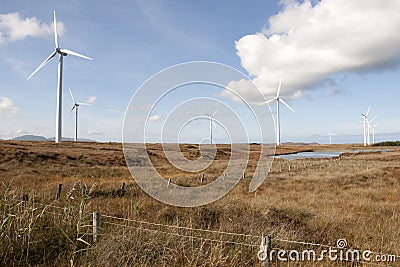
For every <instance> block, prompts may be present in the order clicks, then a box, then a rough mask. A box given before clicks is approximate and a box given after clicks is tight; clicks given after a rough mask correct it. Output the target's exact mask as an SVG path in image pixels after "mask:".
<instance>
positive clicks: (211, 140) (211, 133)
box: [206, 108, 219, 144]
mask: <svg viewBox="0 0 400 267" xmlns="http://www.w3.org/2000/svg"><path fill="white" fill-rule="evenodd" d="M218 110H219V108H218V109H217V110H216V111H215V112H214V113H213V114H212V115H210V114H206V115H207V116H208V118H209V119H210V144H213V127H216V124H215V121H214V120H215V119H214V116H215V114H217V112H218Z"/></svg>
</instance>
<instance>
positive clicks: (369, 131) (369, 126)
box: [367, 116, 376, 145]
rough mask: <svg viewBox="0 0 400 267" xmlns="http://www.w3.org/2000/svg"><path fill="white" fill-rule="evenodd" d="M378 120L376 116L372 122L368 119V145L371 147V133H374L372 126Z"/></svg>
mask: <svg viewBox="0 0 400 267" xmlns="http://www.w3.org/2000/svg"><path fill="white" fill-rule="evenodd" d="M375 119H376V116H375V117H374V118H373V119H372V120H369V119H368V118H367V127H368V128H367V136H368V137H367V144H368V145H370V144H371V131H372V126H371V123H372V122H373V121H374V120H375Z"/></svg>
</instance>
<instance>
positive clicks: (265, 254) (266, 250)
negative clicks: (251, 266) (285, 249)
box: [257, 235, 271, 267]
mask: <svg viewBox="0 0 400 267" xmlns="http://www.w3.org/2000/svg"><path fill="white" fill-rule="evenodd" d="M270 254H271V236H269V235H267V236H264V235H262V236H261V245H260V250H259V252H258V255H257V256H258V259H259V260H260V261H261V266H262V267H270V264H271V263H270V258H269V257H270Z"/></svg>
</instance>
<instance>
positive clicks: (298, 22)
mask: <svg viewBox="0 0 400 267" xmlns="http://www.w3.org/2000/svg"><path fill="white" fill-rule="evenodd" d="M281 4H283V6H284V7H283V10H282V11H281V12H280V13H279V14H277V15H274V16H272V17H270V18H269V24H268V26H267V27H266V28H265V29H264V30H263V32H259V33H256V34H252V35H247V36H244V37H242V38H240V39H239V40H238V41H236V49H237V54H238V56H239V57H240V59H241V64H242V66H243V67H244V68H245V69H246V70H247V71H248V72H249V74H250V75H251V77H252V78H253V80H254V82H255V83H256V85H257V86H258V87H259V88H260V90H261V91H262V92H263V93H264V94H265V95H267V96H271V95H273V94H275V92H276V88H277V85H278V83H279V80H280V78H281V77H283V83H282V91H281V92H282V94H284V95H286V96H289V97H290V98H292V99H293V98H298V97H300V96H301V95H302V91H304V90H311V89H313V88H315V86H316V85H320V84H321V83H322V82H324V80H325V79H327V78H329V76H330V75H332V74H337V73H345V72H369V71H376V70H382V69H385V68H388V67H392V66H394V65H395V64H398V62H399V59H400V16H399V13H398V12H399V10H400V1H396V0H389V1H385V4H382V1H379V0H364V1H348V0H322V1H320V2H319V3H316V4H315V5H314V4H313V3H311V2H310V1H308V0H305V1H304V2H302V3H299V2H297V1H295V0H285V1H281ZM231 86H232V87H234V85H233V84H231ZM238 87H239V88H240V90H241V91H242V92H243V91H246V89H245V88H244V87H243V83H241V84H239V85H238Z"/></svg>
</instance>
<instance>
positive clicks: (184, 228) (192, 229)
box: [101, 214, 261, 238]
mask: <svg viewBox="0 0 400 267" xmlns="http://www.w3.org/2000/svg"><path fill="white" fill-rule="evenodd" d="M101 216H102V217H106V218H112V219H117V220H123V221H129V222H135V223H140V224H147V225H153V226H161V227H167V228H176V229H183V230H190V231H199V232H207V233H213V234H221V235H233V236H241V237H251V238H261V236H258V235H250V234H240V233H232V232H224V231H216V230H207V229H200V228H192V227H185V226H179V225H169V224H161V223H152V222H146V221H140V220H134V219H127V218H120V217H115V216H110V215H104V214H102V215H101Z"/></svg>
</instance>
